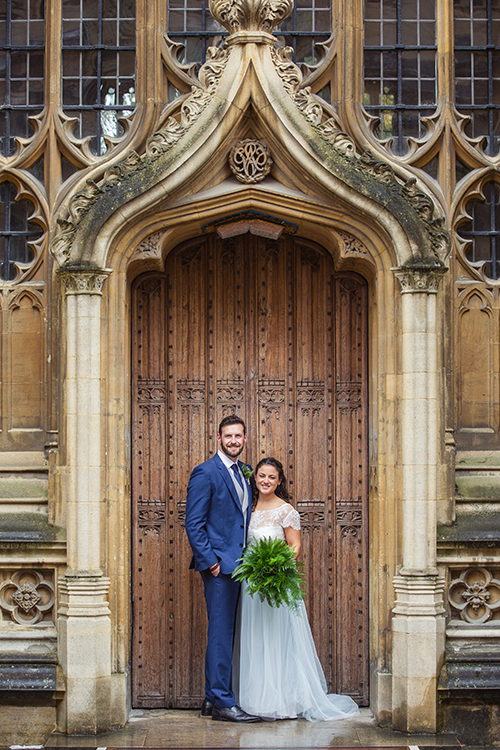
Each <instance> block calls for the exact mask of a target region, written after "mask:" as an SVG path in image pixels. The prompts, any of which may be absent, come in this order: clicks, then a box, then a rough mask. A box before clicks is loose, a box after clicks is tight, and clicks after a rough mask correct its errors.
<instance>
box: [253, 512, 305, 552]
mask: <svg viewBox="0 0 500 750" xmlns="http://www.w3.org/2000/svg"><path fill="white" fill-rule="evenodd" d="M289 526H291V527H292V529H296V530H297V531H298V530H299V529H300V516H299V514H298V513H297V511H296V510H295V508H294V507H293V506H292V505H290V503H284V505H280V506H279V508H273V509H272V510H254V511H253V513H252V517H251V519H250V525H249V527H248V543H249V544H252V541H253V540H257V539H263V538H264V537H265V538H266V539H285V531H284V529H287V528H288V527H289Z"/></svg>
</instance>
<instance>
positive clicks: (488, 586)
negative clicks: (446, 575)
mask: <svg viewBox="0 0 500 750" xmlns="http://www.w3.org/2000/svg"><path fill="white" fill-rule="evenodd" d="M448 598H449V602H450V605H451V607H452V608H453V609H455V610H457V611H458V612H459V613H460V617H461V618H462V620H465V622H469V623H475V624H480V623H483V622H487V621H488V620H490V619H491V618H492V617H493V614H494V612H495V611H496V610H498V609H499V608H500V581H499V580H497V579H496V578H493V576H492V574H491V573H490V572H489V571H488V570H486V568H480V567H474V568H468V569H467V570H463V571H462V573H461V574H460V577H459V578H457V579H455V580H454V581H452V582H451V583H450V586H449V589H448Z"/></svg>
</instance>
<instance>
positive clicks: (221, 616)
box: [201, 570, 240, 708]
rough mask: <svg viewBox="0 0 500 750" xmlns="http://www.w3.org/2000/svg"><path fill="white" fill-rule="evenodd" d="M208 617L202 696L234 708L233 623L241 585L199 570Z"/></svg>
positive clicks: (220, 575)
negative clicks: (232, 669) (232, 680)
mask: <svg viewBox="0 0 500 750" xmlns="http://www.w3.org/2000/svg"><path fill="white" fill-rule="evenodd" d="M201 577H202V579H203V586H204V588H205V601H206V603H207V614H208V642H207V654H206V658H205V694H206V696H207V698H208V700H209V701H211V702H212V703H214V704H215V705H216V706H218V707H219V708H223V707H226V706H234V705H236V701H235V699H234V693H233V691H232V690H231V666H232V660H233V636H234V621H235V617H236V605H237V604H238V596H239V593H240V584H239V583H238V582H237V581H234V580H233V579H232V578H231V576H228V575H223V574H222V573H219V575H218V576H217V577H216V576H213V575H212V573H211V572H210V570H202V571H201Z"/></svg>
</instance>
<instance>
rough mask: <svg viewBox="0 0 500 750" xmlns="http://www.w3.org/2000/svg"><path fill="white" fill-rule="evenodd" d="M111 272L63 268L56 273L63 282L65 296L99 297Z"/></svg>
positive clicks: (86, 268) (105, 269) (88, 268)
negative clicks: (90, 295)
mask: <svg viewBox="0 0 500 750" xmlns="http://www.w3.org/2000/svg"><path fill="white" fill-rule="evenodd" d="M111 270H112V269H111V268H91V267H89V266H79V267H78V266H72V267H68V266H66V267H64V266H63V267H62V268H60V269H59V270H58V271H57V273H58V274H59V276H60V277H61V279H62V280H63V283H64V287H65V292H66V296H69V295H74V294H96V295H99V296H101V295H102V287H103V285H104V282H105V281H106V279H107V278H108V276H109V274H110V273H111Z"/></svg>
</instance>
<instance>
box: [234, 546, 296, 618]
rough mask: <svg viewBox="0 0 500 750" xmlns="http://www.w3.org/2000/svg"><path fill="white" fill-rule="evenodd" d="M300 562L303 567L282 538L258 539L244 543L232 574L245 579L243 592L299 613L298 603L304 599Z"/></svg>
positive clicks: (239, 579) (273, 605) (237, 578)
mask: <svg viewBox="0 0 500 750" xmlns="http://www.w3.org/2000/svg"><path fill="white" fill-rule="evenodd" d="M299 566H300V567H304V566H303V564H302V563H300V562H297V561H296V559H295V552H294V551H293V549H291V548H290V547H289V546H288V544H287V543H286V542H285V541H284V540H283V539H270V538H269V539H259V540H258V541H257V542H256V543H255V544H251V545H250V546H249V547H247V549H246V550H245V552H244V554H243V557H242V558H241V560H240V565H239V566H238V567H237V568H236V570H235V571H234V572H233V574H232V577H233V578H234V579H235V580H237V581H243V580H245V581H247V584H248V585H247V588H246V589H245V593H246V594H250V596H251V597H254V596H255V595H257V596H258V597H259V599H260V600H261V601H262V602H264V601H265V602H267V603H268V604H269V606H270V607H281V606H282V605H286V606H287V607H289V608H290V609H291V610H292V611H294V612H295V613H298V611H299V610H298V603H299V602H300V601H302V600H303V599H304V592H303V588H302V587H303V584H304V573H302V572H301V571H300V570H299Z"/></svg>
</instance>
